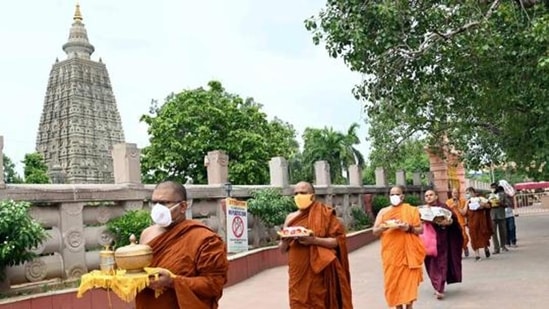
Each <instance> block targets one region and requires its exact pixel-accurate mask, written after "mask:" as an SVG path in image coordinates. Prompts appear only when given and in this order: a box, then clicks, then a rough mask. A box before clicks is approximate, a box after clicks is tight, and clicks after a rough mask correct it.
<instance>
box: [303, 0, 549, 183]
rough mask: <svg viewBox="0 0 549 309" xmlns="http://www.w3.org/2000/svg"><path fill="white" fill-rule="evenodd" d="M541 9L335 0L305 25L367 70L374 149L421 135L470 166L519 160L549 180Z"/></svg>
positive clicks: (545, 17)
mask: <svg viewBox="0 0 549 309" xmlns="http://www.w3.org/2000/svg"><path fill="white" fill-rule="evenodd" d="M517 3H519V4H521V3H522V4H523V5H517ZM532 3H534V1H501V0H493V1H485V0H484V1H457V0H444V1H436V2H429V1H408V0H406V1H405V0H395V1H347V0H329V1H327V2H326V6H325V7H324V9H322V10H321V11H320V13H319V14H318V15H317V16H313V17H311V18H310V19H308V20H306V21H305V26H306V28H307V29H308V30H310V31H311V32H312V34H313V41H314V43H316V44H321V43H322V44H323V45H325V47H326V49H327V51H328V53H329V54H330V55H331V56H332V57H340V58H342V59H343V60H344V61H345V63H346V64H347V65H348V66H349V67H350V69H351V70H353V71H356V72H360V73H362V74H364V79H363V82H362V83H361V84H359V85H357V86H356V88H355V89H354V93H355V96H356V97H357V98H359V99H363V100H364V101H365V105H366V111H367V114H368V121H369V123H370V127H371V130H370V137H371V138H372V141H373V142H372V144H377V145H383V147H385V148H388V149H396V148H398V147H399V145H400V144H401V143H402V142H403V141H404V140H407V139H409V138H411V137H418V134H419V136H421V135H424V136H427V137H428V143H429V144H430V146H432V147H433V146H434V147H439V149H440V148H442V147H455V148H456V149H458V150H461V151H463V154H464V159H465V160H466V162H467V166H468V167H469V168H473V169H476V168H480V167H483V166H486V165H489V164H492V163H493V164H496V165H498V164H499V163H500V162H505V161H514V162H516V163H517V164H518V166H519V168H522V169H525V168H526V167H529V166H531V165H532V164H533V165H534V170H535V169H536V168H537V167H540V166H541V167H542V174H545V175H547V174H549V172H548V168H547V166H546V165H544V162H546V161H547V160H548V159H549V139H547V136H548V135H549V124H548V123H547V122H546V121H545V119H546V118H547V115H548V113H549V112H548V111H549V100H548V98H549V87H547V85H549V74H548V73H549V10H548V7H549V5H535V6H532V5H530V4H532ZM545 3H546V4H547V3H549V2H548V1H545ZM447 141H448V142H447Z"/></svg>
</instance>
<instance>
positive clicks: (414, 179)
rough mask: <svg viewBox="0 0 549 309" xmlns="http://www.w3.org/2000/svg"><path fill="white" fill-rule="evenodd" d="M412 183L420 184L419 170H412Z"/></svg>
mask: <svg viewBox="0 0 549 309" xmlns="http://www.w3.org/2000/svg"><path fill="white" fill-rule="evenodd" d="M412 184H413V185H414V186H421V173H420V172H414V173H413V174H412Z"/></svg>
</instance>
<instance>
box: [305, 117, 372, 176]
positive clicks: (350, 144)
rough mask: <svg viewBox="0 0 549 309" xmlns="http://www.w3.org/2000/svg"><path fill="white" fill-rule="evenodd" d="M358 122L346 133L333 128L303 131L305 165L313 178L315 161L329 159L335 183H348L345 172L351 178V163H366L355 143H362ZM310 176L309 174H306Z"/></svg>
mask: <svg viewBox="0 0 549 309" xmlns="http://www.w3.org/2000/svg"><path fill="white" fill-rule="evenodd" d="M358 128H359V126H358V124H356V123H353V124H352V125H351V126H350V127H349V129H348V130H347V132H346V133H342V132H337V131H334V130H333V128H327V127H325V128H323V129H315V128H306V129H305V131H304V132H303V141H304V146H303V157H302V158H303V167H304V168H305V171H306V173H309V172H310V173H311V174H310V177H307V179H310V178H312V174H313V168H314V162H316V161H321V160H324V161H327V162H328V163H329V164H330V176H331V178H332V183H334V184H346V183H347V181H346V179H345V178H344V177H343V172H345V173H346V175H347V179H348V178H349V177H348V176H349V175H348V173H349V170H348V167H349V165H351V164H357V165H359V166H363V165H364V157H363V156H362V154H361V153H360V151H358V150H357V149H356V148H354V146H355V145H357V144H359V143H360V139H359V138H358V136H357V133H356V130H357V129H358ZM306 175H307V176H309V174H306Z"/></svg>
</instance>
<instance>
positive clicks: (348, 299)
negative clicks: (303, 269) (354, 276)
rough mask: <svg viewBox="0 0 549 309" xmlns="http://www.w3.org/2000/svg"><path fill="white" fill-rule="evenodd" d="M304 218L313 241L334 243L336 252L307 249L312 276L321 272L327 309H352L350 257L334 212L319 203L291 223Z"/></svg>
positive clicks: (344, 236)
mask: <svg viewBox="0 0 549 309" xmlns="http://www.w3.org/2000/svg"><path fill="white" fill-rule="evenodd" d="M302 216H307V227H308V228H309V229H310V230H312V231H313V233H314V236H316V237H322V238H325V237H333V238H335V239H336V240H337V244H338V246H337V248H336V249H335V250H334V249H329V248H325V247H321V246H310V247H309V248H310V249H309V259H310V266H311V269H312V271H313V272H314V273H316V274H319V273H321V272H324V282H325V284H326V289H327V291H328V294H329V295H328V300H327V302H328V304H330V306H329V307H328V308H341V309H351V308H353V305H352V293H351V275H350V271H349V256H348V251H347V237H346V231H345V227H344V225H343V224H342V223H341V221H340V220H339V219H338V218H337V216H336V214H335V210H334V209H333V208H331V207H329V206H327V205H324V204H322V203H320V202H314V203H313V205H311V206H310V207H309V208H308V209H307V211H302V213H301V214H300V215H298V216H296V217H295V218H294V219H293V220H291V222H289V224H288V225H289V226H291V225H292V222H296V221H300V220H302V219H303V218H302Z"/></svg>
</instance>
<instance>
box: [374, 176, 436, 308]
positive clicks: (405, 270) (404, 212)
mask: <svg viewBox="0 0 549 309" xmlns="http://www.w3.org/2000/svg"><path fill="white" fill-rule="evenodd" d="M389 197H390V200H391V206H387V207H385V208H383V209H381V210H380V211H379V213H378V214H377V217H376V221H375V223H374V228H373V231H372V232H373V233H374V235H376V236H378V235H380V236H381V258H382V263H383V275H384V281H385V299H386V300H387V304H388V305H389V307H396V308H397V309H403V308H407V309H411V308H413V303H414V301H416V300H417V295H418V288H419V284H420V283H421V282H422V281H423V269H422V266H423V260H424V259H425V248H424V246H423V243H422V241H421V239H420V238H419V236H418V234H421V233H423V225H422V223H421V219H420V215H419V211H418V209H417V208H416V207H414V206H411V205H409V204H406V203H403V201H404V187H402V186H396V187H393V188H391V191H390V196H389ZM404 306H406V307H404Z"/></svg>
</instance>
